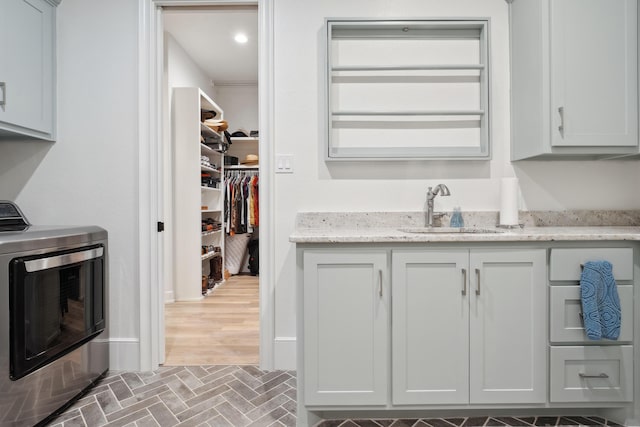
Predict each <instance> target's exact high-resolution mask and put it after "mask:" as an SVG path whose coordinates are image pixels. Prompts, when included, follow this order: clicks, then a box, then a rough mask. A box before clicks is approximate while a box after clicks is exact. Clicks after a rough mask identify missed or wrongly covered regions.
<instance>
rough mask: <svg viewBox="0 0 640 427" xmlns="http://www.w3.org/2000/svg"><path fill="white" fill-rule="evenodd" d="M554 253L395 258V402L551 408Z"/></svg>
mask: <svg viewBox="0 0 640 427" xmlns="http://www.w3.org/2000/svg"><path fill="white" fill-rule="evenodd" d="M545 253H546V252H545V250H544V249H532V250H529V249H527V250H520V249H517V250H512V249H486V250H485V249H473V250H470V251H469V250H466V249H461V250H450V251H445V250H411V251H402V250H400V251H394V252H393V262H392V268H393V280H392V294H393V304H392V313H393V315H392V317H393V322H392V323H393V326H392V340H393V345H392V349H393V352H392V353H393V363H392V374H391V377H392V382H393V390H392V401H393V404H395V405H405V404H454V403H472V404H481V403H482V404H484V403H543V402H545V401H546V349H545V347H546V320H545V319H546V304H545V292H546V279H545V272H546V267H545V265H546V264H545V263H546V256H545Z"/></svg>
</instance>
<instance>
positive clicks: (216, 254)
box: [201, 252, 222, 261]
mask: <svg viewBox="0 0 640 427" xmlns="http://www.w3.org/2000/svg"><path fill="white" fill-rule="evenodd" d="M220 256H222V254H221V253H220V252H207V253H206V254H204V255H201V258H202V261H205V260H208V259H211V258H217V257H220Z"/></svg>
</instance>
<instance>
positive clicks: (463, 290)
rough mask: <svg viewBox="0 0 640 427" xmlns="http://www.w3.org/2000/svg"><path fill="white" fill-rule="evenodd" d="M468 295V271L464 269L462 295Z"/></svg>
mask: <svg viewBox="0 0 640 427" xmlns="http://www.w3.org/2000/svg"><path fill="white" fill-rule="evenodd" d="M466 294H467V269H466V268H463V269H462V295H466Z"/></svg>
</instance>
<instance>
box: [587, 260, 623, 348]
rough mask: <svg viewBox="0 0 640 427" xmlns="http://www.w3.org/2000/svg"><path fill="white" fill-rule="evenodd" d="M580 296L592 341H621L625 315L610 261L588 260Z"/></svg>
mask: <svg viewBox="0 0 640 427" xmlns="http://www.w3.org/2000/svg"><path fill="white" fill-rule="evenodd" d="M580 295H581V298H582V316H583V319H584V329H585V332H586V333H587V336H588V337H589V338H590V339H592V340H600V339H602V338H607V339H610V340H617V339H618V337H619V336H620V321H621V319H622V312H621V310H620V298H619V297H618V289H617V287H616V281H615V279H614V278H613V272H612V267H611V263H610V262H608V261H588V262H586V263H585V264H584V268H583V269H582V275H581V277H580Z"/></svg>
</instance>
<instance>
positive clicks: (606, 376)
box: [578, 372, 609, 378]
mask: <svg viewBox="0 0 640 427" xmlns="http://www.w3.org/2000/svg"><path fill="white" fill-rule="evenodd" d="M578 376H580V378H609V375H607V374H605V373H604V372H602V373H600V374H597V375H587V374H584V373H582V372H580V373H578Z"/></svg>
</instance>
